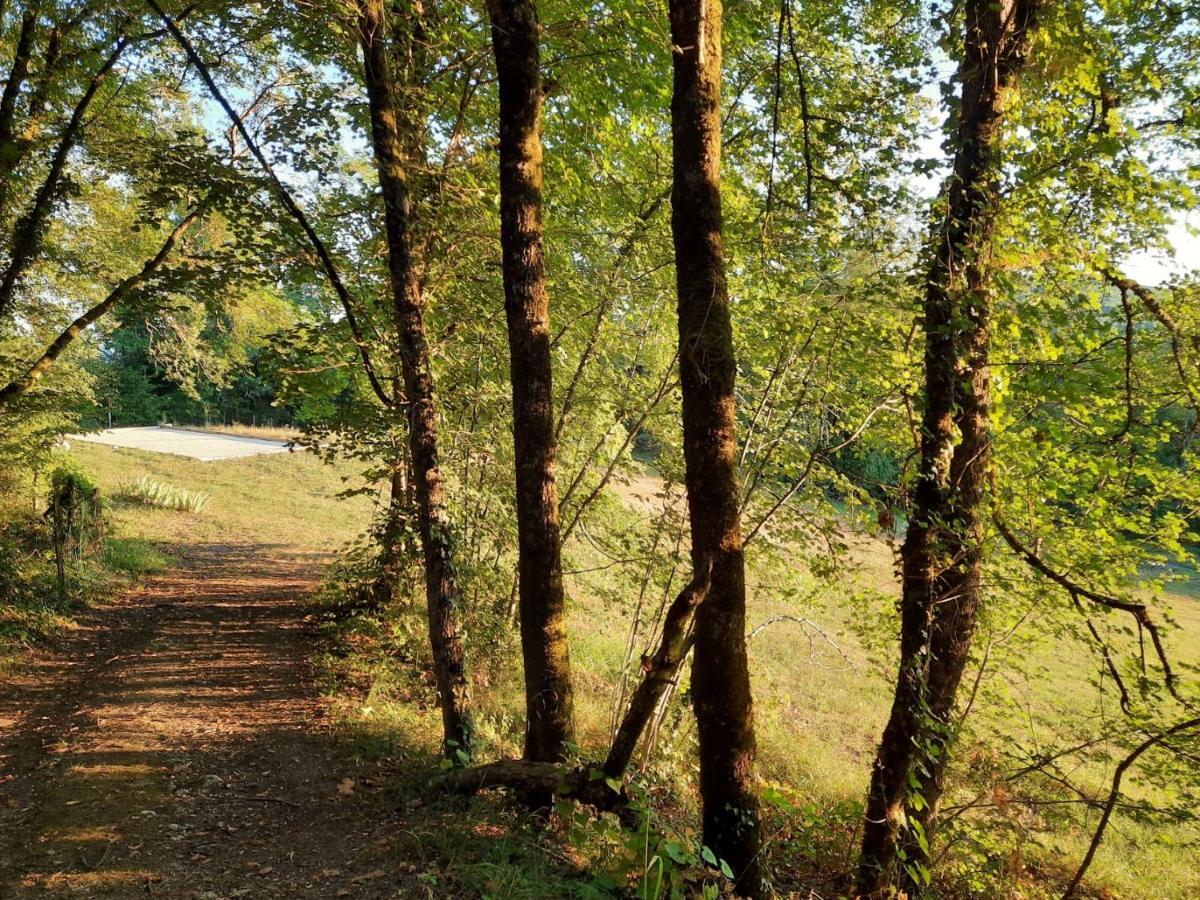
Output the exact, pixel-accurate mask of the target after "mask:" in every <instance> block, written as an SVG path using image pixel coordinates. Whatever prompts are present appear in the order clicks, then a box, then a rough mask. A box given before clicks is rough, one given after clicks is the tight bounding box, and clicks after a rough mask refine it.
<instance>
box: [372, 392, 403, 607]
mask: <svg viewBox="0 0 1200 900" xmlns="http://www.w3.org/2000/svg"><path fill="white" fill-rule="evenodd" d="M396 388H397V390H395V391H394V392H393V393H394V396H397V397H401V396H403V395H404V388H403V384H399V385H396ZM391 468H392V474H391V478H390V479H389V482H390V484H389V493H388V508H387V512H386V513H385V514H384V516H385V517H384V522H383V532H382V534H381V535H380V536H379V543H380V547H379V574H378V575H377V576H376V578H375V582H374V583H373V584H372V585H371V587H370V591H369V595H368V597H367V600H368V603H369V605H370V609H371V611H372V612H380V611H382V610H383V609H384V608H385V607H386V606H387V605H388V604H389V603H391V602H392V601H393V600H395V599H396V597H397V596H398V591H399V581H400V578H401V576H402V575H403V572H404V561H405V557H406V555H407V552H406V551H407V548H406V546H405V544H406V541H405V539H404V530H405V529H404V523H405V520H406V519H407V518H408V516H409V514H410V513H411V511H412V504H411V503H410V502H409V500H410V494H409V489H408V488H409V485H408V460H407V459H406V458H405V457H404V455H403V454H402V453H401V452H400V448H398V447H397V448H396V457H395V458H394V459H393V460H392V467H391Z"/></svg>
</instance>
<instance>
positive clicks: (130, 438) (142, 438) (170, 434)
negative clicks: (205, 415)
mask: <svg viewBox="0 0 1200 900" xmlns="http://www.w3.org/2000/svg"><path fill="white" fill-rule="evenodd" d="M69 440H72V441H88V442H91V443H94V444H107V445H108V446H110V447H131V448H133V449H135V450H149V451H151V452H153V453H172V454H174V455H175V456H190V457H191V458H192V459H199V460H202V461H204V462H211V461H213V460H217V459H239V458H241V457H243V456H258V455H259V454H260V453H284V452H286V451H287V444H285V443H283V442H282V441H265V440H262V439H261V438H250V437H239V436H236V435H232V434H213V433H212V432H208V431H188V430H187V429H184V428H170V427H167V426H159V427H157V428H109V429H106V430H104V431H96V432H92V433H91V434H76V435H72V436H71V437H70V438H69Z"/></svg>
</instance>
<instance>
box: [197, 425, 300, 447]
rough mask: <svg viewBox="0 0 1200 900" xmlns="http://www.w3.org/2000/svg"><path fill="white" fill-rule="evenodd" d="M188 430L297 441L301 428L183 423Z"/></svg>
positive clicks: (270, 439) (260, 438)
mask: <svg viewBox="0 0 1200 900" xmlns="http://www.w3.org/2000/svg"><path fill="white" fill-rule="evenodd" d="M179 427H180V428H186V429H187V430H188V431H208V432H211V433H212V434H230V435H233V436H234V437H249V438H258V439H259V440H262V441H284V442H287V441H295V440H299V439H300V429H298V428H289V427H288V426H286V425H239V424H238V423H236V422H231V423H230V424H228V425H181V426H179Z"/></svg>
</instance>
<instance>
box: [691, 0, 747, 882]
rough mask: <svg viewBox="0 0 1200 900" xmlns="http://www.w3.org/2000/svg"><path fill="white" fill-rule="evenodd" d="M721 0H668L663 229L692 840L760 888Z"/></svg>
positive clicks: (742, 877) (737, 876)
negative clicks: (692, 729)
mask: <svg viewBox="0 0 1200 900" xmlns="http://www.w3.org/2000/svg"><path fill="white" fill-rule="evenodd" d="M721 15H722V11H721V4H720V2H719V0H708V2H705V0H672V2H671V4H670V20H671V41H672V45H673V47H672V51H673V52H672V58H673V70H674V81H673V90H672V95H671V139H672V161H673V172H674V176H673V185H672V189H671V231H672V234H673V235H674V242H675V279H676V286H677V291H678V315H679V377H680V388H681V391H682V395H683V455H684V461H685V463H686V483H687V493H688V509H689V512H690V519H691V536H692V569H693V571H696V572H703V571H708V572H709V573H710V574H709V585H708V592H707V596H706V598H705V599H704V602H702V603H700V604H699V606H698V607H697V608H696V615H695V651H694V652H695V661H694V662H693V665H692V703H693V706H694V708H695V712H696V724H697V731H698V733H699V737H700V797H701V802H702V803H703V807H704V843H705V845H706V846H708V847H709V848H710V849H711V850H712V851H713V853H715V854H716V855H717V857H718V858H719V859H723V860H725V861H726V862H727V863H728V864H729V865H730V866H731V867H732V868H733V871H734V872H735V873H736V878H737V889H738V890H739V891H740V892H743V893H745V894H748V895H751V896H757V895H759V894H760V893H761V892H762V890H763V883H762V874H761V868H760V867H761V860H760V846H761V839H760V836H759V821H758V800H757V795H756V789H755V784H754V757H755V741H754V714H753V703H752V700H751V695H750V672H749V664H748V661H747V657H746V583H745V571H744V566H745V564H744V560H743V555H742V534H741V521H740V516H739V509H738V507H739V499H740V496H739V494H740V492H739V487H738V476H737V449H738V448H737V436H736V433H735V406H734V378H735V375H736V360H735V359H734V350H733V328H732V324H731V322H730V314H729V294H728V287H727V284H726V280H725V260H724V250H723V247H722V233H721V168H720V166H721Z"/></svg>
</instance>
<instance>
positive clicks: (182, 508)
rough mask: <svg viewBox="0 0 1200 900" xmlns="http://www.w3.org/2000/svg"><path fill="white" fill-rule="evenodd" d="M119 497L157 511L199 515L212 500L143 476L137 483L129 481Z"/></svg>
mask: <svg viewBox="0 0 1200 900" xmlns="http://www.w3.org/2000/svg"><path fill="white" fill-rule="evenodd" d="M121 495H122V496H123V497H127V498H128V499H130V500H133V501H134V502H137V503H144V504H146V505H147V506H156V507H158V508H159V509H173V510H177V511H179V512H190V513H200V512H203V511H204V507H206V506H207V505H208V502H209V501H210V500H212V496H211V495H209V494H206V493H204V492H203V491H188V490H185V489H184V488H180V487H175V486H174V485H170V484H166V483H165V482H162V481H158V480H156V479H154V478H151V477H150V476H149V475H143V476H142V477H141V478H139V479H138V480H137V481H131V482H128V483H126V484H123V485H122V486H121Z"/></svg>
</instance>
